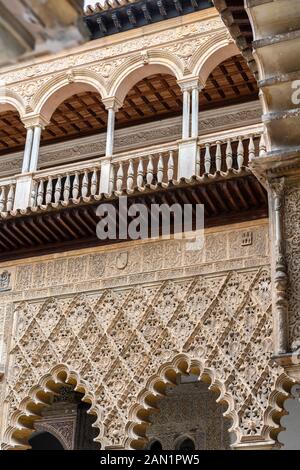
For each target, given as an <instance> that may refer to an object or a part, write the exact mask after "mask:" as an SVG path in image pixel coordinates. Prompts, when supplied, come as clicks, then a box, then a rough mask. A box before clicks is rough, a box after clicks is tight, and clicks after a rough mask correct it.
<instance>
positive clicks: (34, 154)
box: [29, 126, 42, 171]
mask: <svg viewBox="0 0 300 470" xmlns="http://www.w3.org/2000/svg"><path fill="white" fill-rule="evenodd" d="M41 134H42V128H41V126H35V128H34V134H33V143H32V151H31V161H30V167H29V171H36V169H37V165H38V158H39V151H40V142H41Z"/></svg>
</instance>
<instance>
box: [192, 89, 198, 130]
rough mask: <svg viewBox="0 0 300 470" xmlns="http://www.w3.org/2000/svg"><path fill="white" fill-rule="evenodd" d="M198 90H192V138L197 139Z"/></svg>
mask: <svg viewBox="0 0 300 470" xmlns="http://www.w3.org/2000/svg"><path fill="white" fill-rule="evenodd" d="M198 113H199V89H198V87H195V88H193V90H192V137H198V131H199V129H198V127H199V125H198Z"/></svg>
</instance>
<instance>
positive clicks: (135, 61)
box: [107, 50, 184, 103]
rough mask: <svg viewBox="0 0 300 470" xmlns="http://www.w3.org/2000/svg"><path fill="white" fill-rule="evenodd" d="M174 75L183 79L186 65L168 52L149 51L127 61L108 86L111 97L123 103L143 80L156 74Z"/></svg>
mask: <svg viewBox="0 0 300 470" xmlns="http://www.w3.org/2000/svg"><path fill="white" fill-rule="evenodd" d="M159 73H160V74H169V75H174V76H175V77H176V79H177V80H180V79H181V78H183V75H184V63H183V62H182V60H181V59H180V58H179V57H177V56H176V55H175V54H173V53H171V52H168V51H160V50H155V51H151V50H147V51H145V52H142V53H141V54H137V55H134V56H132V57H129V58H128V59H127V60H125V61H124V62H123V63H122V64H121V65H120V66H119V67H118V68H117V69H116V70H115V71H114V73H113V74H112V76H111V78H110V80H109V82H108V84H107V88H108V94H109V96H115V97H116V98H117V100H118V101H119V102H120V103H123V101H124V99H125V97H126V95H127V93H128V92H129V91H130V89H131V88H132V87H133V86H134V85H135V84H136V83H138V82H139V81H140V80H142V79H143V78H146V77H148V76H150V75H154V74H159Z"/></svg>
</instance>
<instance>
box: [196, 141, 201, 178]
mask: <svg viewBox="0 0 300 470" xmlns="http://www.w3.org/2000/svg"><path fill="white" fill-rule="evenodd" d="M200 155H201V152H200V147H199V146H197V151H196V176H200V169H201V162H200Z"/></svg>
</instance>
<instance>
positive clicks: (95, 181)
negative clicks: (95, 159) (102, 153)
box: [91, 165, 112, 196]
mask: <svg viewBox="0 0 300 470" xmlns="http://www.w3.org/2000/svg"><path fill="white" fill-rule="evenodd" d="M111 166H112V165H111ZM97 185H98V173H97V168H94V171H93V174H92V179H91V195H92V196H95V194H96V193H97Z"/></svg>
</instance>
